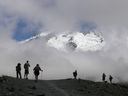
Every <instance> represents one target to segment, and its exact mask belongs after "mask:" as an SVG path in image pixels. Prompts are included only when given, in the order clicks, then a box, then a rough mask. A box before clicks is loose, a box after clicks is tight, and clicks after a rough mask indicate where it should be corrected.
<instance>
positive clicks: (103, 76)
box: [102, 73, 113, 83]
mask: <svg viewBox="0 0 128 96" xmlns="http://www.w3.org/2000/svg"><path fill="white" fill-rule="evenodd" d="M105 78H106V75H105V73H103V75H102V82H107V81H105ZM112 79H113V77H112V76H111V75H109V81H110V83H112Z"/></svg>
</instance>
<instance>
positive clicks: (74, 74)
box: [73, 70, 77, 79]
mask: <svg viewBox="0 0 128 96" xmlns="http://www.w3.org/2000/svg"><path fill="white" fill-rule="evenodd" d="M73 76H74V79H76V77H77V70H75V72H73Z"/></svg>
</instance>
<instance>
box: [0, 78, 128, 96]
mask: <svg viewBox="0 0 128 96" xmlns="http://www.w3.org/2000/svg"><path fill="white" fill-rule="evenodd" d="M0 96H128V85H124V84H114V83H113V84H110V83H102V82H93V81H89V80H82V79H62V80H39V81H38V82H37V83H35V82H34V80H26V79H17V78H13V77H8V76H2V77H0Z"/></svg>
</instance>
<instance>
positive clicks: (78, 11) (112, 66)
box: [0, 0, 128, 82]
mask: <svg viewBox="0 0 128 96" xmlns="http://www.w3.org/2000/svg"><path fill="white" fill-rule="evenodd" d="M127 9H128V0H68V1H66V0H0V58H1V59H0V64H1V67H0V75H2V74H5V75H6V74H7V75H9V76H15V66H16V64H17V63H18V62H20V63H21V64H22V66H23V64H24V63H25V62H26V60H29V61H30V64H31V67H30V78H33V72H32V69H33V67H34V66H35V65H36V64H37V63H39V64H40V65H41V67H42V69H44V73H43V79H57V78H71V77H72V72H73V71H74V70H78V72H79V73H78V74H79V75H78V77H79V78H83V79H88V78H90V79H93V80H101V75H102V73H103V72H104V73H106V75H107V79H108V75H110V74H111V75H113V76H114V77H115V78H114V79H115V82H118V81H119V80H123V81H128V75H127V73H128V59H127V58H128V55H127V54H128V46H127V43H128V32H127V31H128V19H127V17H128V12H127ZM40 29H43V30H58V31H59V32H63V31H65V30H69V31H80V32H85V33H86V32H88V31H90V30H95V31H96V32H99V33H101V34H102V35H103V37H104V39H105V42H106V45H105V47H103V48H102V50H101V51H96V52H77V53H75V52H68V53H65V52H60V51H58V50H55V49H52V48H48V47H47V46H46V45H45V42H43V40H42V41H41V40H36V41H33V42H31V43H28V44H24V45H20V44H18V41H21V40H24V39H27V38H29V37H30V36H32V35H33V34H35V32H37V31H38V30H40ZM23 73H24V69H23V68H22V74H23ZM62 74H63V75H62Z"/></svg>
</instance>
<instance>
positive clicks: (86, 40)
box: [20, 31, 105, 51]
mask: <svg viewBox="0 0 128 96" xmlns="http://www.w3.org/2000/svg"><path fill="white" fill-rule="evenodd" d="M51 34H52V35H51ZM53 34H54V35H53ZM46 37H49V38H47V42H46V43H47V45H48V46H49V47H54V48H56V49H58V50H63V51H68V50H74V51H96V50H101V49H102V47H103V46H105V41H104V38H103V37H102V36H101V35H100V34H97V33H95V32H90V33H86V34H85V33H82V32H69V31H65V32H61V33H56V34H55V33H52V32H51V31H45V32H40V33H38V34H36V35H34V36H32V37H30V38H29V39H27V40H24V41H21V42H20V43H26V42H29V41H32V40H34V39H37V38H45V39H46ZM41 40H42V39H41Z"/></svg>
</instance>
